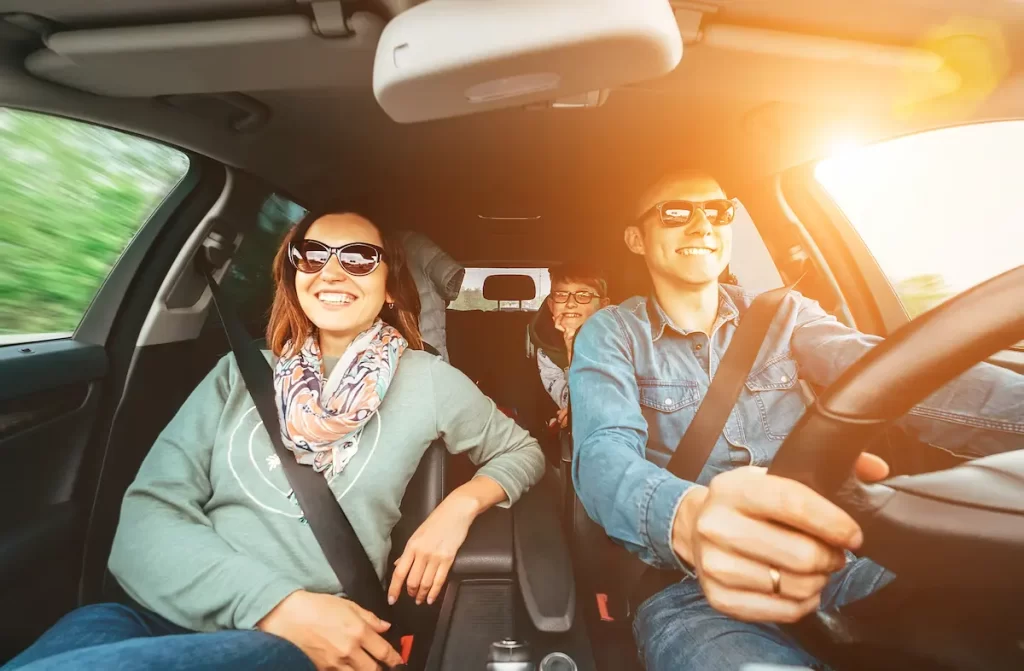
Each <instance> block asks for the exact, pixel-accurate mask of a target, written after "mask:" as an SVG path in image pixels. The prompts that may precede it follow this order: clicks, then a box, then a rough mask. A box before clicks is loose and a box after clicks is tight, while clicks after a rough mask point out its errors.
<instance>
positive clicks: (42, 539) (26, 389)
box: [0, 340, 107, 659]
mask: <svg viewBox="0 0 1024 671" xmlns="http://www.w3.org/2000/svg"><path fill="white" fill-rule="evenodd" d="M106 370H107V360H106V353H105V352H104V350H103V348H102V347H99V346H97V345H83V344H81V343H77V342H75V341H72V340H58V341H50V342H43V343H34V344H31V345H11V346H7V347H4V348H0V380H3V381H4V383H3V385H0V473H3V474H5V482H4V486H3V487H0V505H2V506H3V509H4V510H5V511H7V512H6V513H5V515H4V518H3V521H2V522H0V631H2V632H3V635H2V636H0V659H5V658H7V657H10V656H11V655H13V654H14V653H16V652H17V651H18V650H19V649H20V648H22V647H24V645H25V643H26V642H27V641H29V640H31V639H32V638H33V637H34V636H37V635H38V634H39V633H40V632H41V631H42V630H43V629H45V628H46V627H47V626H48V625H49V624H50V623H52V622H53V620H54V619H56V618H57V617H59V616H60V615H61V614H62V613H64V612H66V611H67V610H69V609H70V608H73V607H74V605H75V601H76V598H77V592H78V590H77V582H78V575H79V566H80V563H81V556H82V539H83V537H84V535H83V533H82V531H83V528H84V520H85V517H86V516H85V515H83V514H82V511H81V510H80V509H79V508H80V506H79V504H78V503H76V502H75V501H74V499H73V495H74V488H75V484H76V477H77V474H78V472H79V468H78V466H79V464H80V463H81V460H82V456H83V454H84V452H85V449H86V446H87V444H88V442H89V438H90V435H91V433H92V428H93V425H94V423H95V420H96V414H97V409H98V407H99V401H100V398H101V396H102V390H103V379H104V375H105V374H106Z"/></svg>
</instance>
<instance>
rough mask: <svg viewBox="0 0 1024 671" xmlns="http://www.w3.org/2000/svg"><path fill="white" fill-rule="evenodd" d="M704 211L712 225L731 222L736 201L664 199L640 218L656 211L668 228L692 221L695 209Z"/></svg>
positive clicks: (734, 216)
mask: <svg viewBox="0 0 1024 671" xmlns="http://www.w3.org/2000/svg"><path fill="white" fill-rule="evenodd" d="M698 210H699V211H701V212H703V213H704V216H705V217H707V219H708V223H710V224H711V225H712V226H725V225H726V224H731V223H732V220H733V219H735V218H736V203H735V202H734V201H731V200H725V199H716V200H705V201H704V202H702V203H701V202H696V201H692V200H665V201H662V202H660V203H658V204H657V205H655V206H654V207H652V208H651V209H649V210H647V211H646V212H644V213H643V214H642V215H641V216H640V219H641V220H643V219H645V218H646V217H647V216H648V215H650V214H651V213H654V212H657V213H658V217H659V218H660V219H661V223H662V224H664V225H665V226H668V227H669V228H675V227H678V226H685V225H687V224H688V223H690V222H691V221H693V218H694V216H695V215H696V214H697V211H698Z"/></svg>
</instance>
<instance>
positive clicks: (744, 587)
mask: <svg viewBox="0 0 1024 671" xmlns="http://www.w3.org/2000/svg"><path fill="white" fill-rule="evenodd" d="M857 474H858V476H859V477H860V478H861V479H862V480H867V481H875V480H881V479H883V478H885V477H886V475H887V474H888V466H887V465H886V464H885V462H884V461H882V460H881V459H879V458H878V457H875V456H874V455H870V454H862V455H861V456H860V459H859V461H858V463H857ZM862 542H863V534H862V532H861V529H860V527H859V526H858V525H857V523H856V522H855V521H854V520H853V518H851V517H850V516H849V515H848V514H846V512H844V511H843V510H842V509H840V508H839V507H838V506H836V505H835V504H834V503H832V502H831V501H829V500H828V499H826V498H825V497H823V496H821V495H820V494H818V493H817V492H815V491H814V490H812V489H810V488H809V487H807V486H805V485H802V484H800V483H798V482H796V481H795V480H789V479H787V478H780V477H777V476H774V475H768V474H767V473H766V471H765V469H763V468H755V467H750V466H748V467H744V468H738V469H736V470H733V471H729V472H726V473H722V474H721V475H718V476H716V477H715V478H714V479H712V481H711V484H710V486H708V487H707V488H704V487H699V488H697V487H695V488H694V489H693V490H691V491H690V492H689V493H687V494H686V495H685V496H684V497H683V501H682V503H681V504H680V506H679V511H678V512H677V513H676V518H675V520H674V521H673V525H672V545H673V549H674V550H675V551H676V553H677V554H678V555H679V556H680V557H681V558H682V559H683V560H684V561H686V562H688V563H689V564H691V565H692V566H693V567H694V568H695V569H696V571H697V576H698V577H699V579H700V583H701V587H702V588H703V589H704V594H705V596H706V597H707V599H708V602H709V603H710V604H711V605H712V606H713V607H714V608H716V609H717V610H719V611H721V612H723V613H725V614H726V615H729V616H731V617H734V618H736V619H738V620H745V621H751V622H795V621H796V620H799V619H800V618H801V617H803V616H804V615H806V614H808V613H810V612H812V611H814V610H815V609H816V608H817V607H818V604H819V603H820V600H821V590H822V589H823V588H824V587H825V584H826V583H827V582H828V579H829V577H830V576H831V574H832V573H834V572H835V571H838V570H839V569H841V568H842V567H843V566H845V564H846V557H845V554H844V550H856V549H857V548H859V547H860V544H861V543H862ZM773 569H774V570H775V571H778V576H780V577H781V579H780V580H778V582H777V583H776V581H775V576H773ZM776 584H778V587H779V590H778V593H776V592H775V585H776Z"/></svg>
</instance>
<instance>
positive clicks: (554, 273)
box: [548, 262, 608, 297]
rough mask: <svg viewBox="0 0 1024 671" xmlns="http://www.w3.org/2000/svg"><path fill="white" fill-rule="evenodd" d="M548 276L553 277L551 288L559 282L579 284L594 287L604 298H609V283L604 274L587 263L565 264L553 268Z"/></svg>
mask: <svg viewBox="0 0 1024 671" xmlns="http://www.w3.org/2000/svg"><path fill="white" fill-rule="evenodd" d="M548 274H549V275H550V276H551V286H555V284H556V283H558V282H579V283H580V284H586V285H587V286H591V287H594V288H595V289H597V291H598V293H599V294H601V296H602V297H606V296H608V281H607V280H606V279H605V278H604V273H602V272H601V271H599V270H598V269H597V268H594V267H593V266H591V265H588V264H586V263H579V262H570V263H563V264H562V265H559V266H555V267H554V268H551V269H550V270H549V271H548Z"/></svg>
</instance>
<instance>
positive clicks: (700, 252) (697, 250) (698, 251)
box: [683, 247, 712, 256]
mask: <svg viewBox="0 0 1024 671" xmlns="http://www.w3.org/2000/svg"><path fill="white" fill-rule="evenodd" d="M711 252H712V250H710V249H708V248H707V247H684V248H683V256H694V255H696V256H707V255H708V254H710V253H711Z"/></svg>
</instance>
